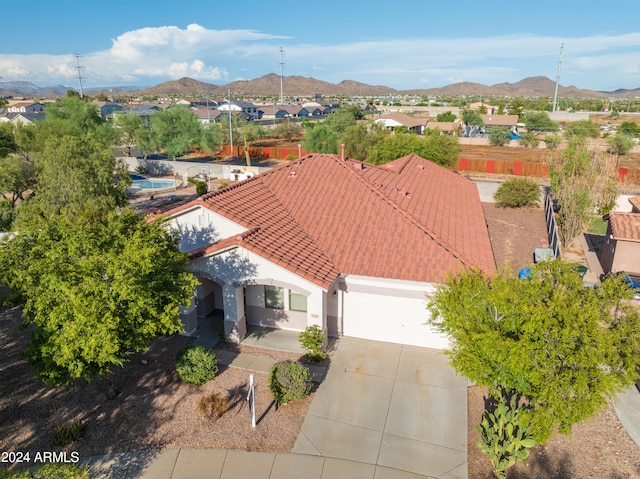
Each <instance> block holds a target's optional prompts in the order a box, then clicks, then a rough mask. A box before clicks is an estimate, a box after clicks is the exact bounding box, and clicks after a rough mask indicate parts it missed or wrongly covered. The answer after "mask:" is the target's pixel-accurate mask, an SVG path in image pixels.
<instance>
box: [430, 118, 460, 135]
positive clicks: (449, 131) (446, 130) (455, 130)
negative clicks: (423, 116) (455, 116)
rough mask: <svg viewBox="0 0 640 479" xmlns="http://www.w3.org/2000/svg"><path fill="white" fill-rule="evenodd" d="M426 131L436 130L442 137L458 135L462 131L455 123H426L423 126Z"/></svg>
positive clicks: (457, 123)
mask: <svg viewBox="0 0 640 479" xmlns="http://www.w3.org/2000/svg"><path fill="white" fill-rule="evenodd" d="M425 128H426V129H429V130H435V129H436V128H437V129H438V130H440V132H441V133H442V134H444V135H458V134H460V131H461V130H462V125H461V124H460V122H459V121H458V120H456V121H428V122H427V124H426V125H425Z"/></svg>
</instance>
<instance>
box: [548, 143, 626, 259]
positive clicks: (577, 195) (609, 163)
mask: <svg viewBox="0 0 640 479" xmlns="http://www.w3.org/2000/svg"><path fill="white" fill-rule="evenodd" d="M549 177H550V180H551V192H552V194H553V196H554V198H555V199H556V200H557V202H558V208H559V211H558V214H557V216H556V218H557V221H558V232H559V235H560V239H561V241H562V244H563V245H564V246H567V247H568V246H570V245H571V244H572V243H573V241H574V240H575V238H576V237H577V235H578V234H579V233H581V232H582V231H585V230H586V227H587V224H588V223H589V221H590V220H591V215H592V214H593V211H594V210H596V211H600V213H602V214H604V213H606V212H607V211H608V210H610V209H611V207H612V206H613V205H614V204H615V199H616V197H617V195H618V183H617V181H616V160H615V157H612V156H611V155H605V154H603V153H602V152H600V151H599V150H597V149H592V148H590V147H589V146H588V145H587V144H586V141H585V139H584V138H579V137H578V138H572V139H571V140H570V142H569V144H568V145H567V147H566V148H564V149H562V150H558V151H556V152H554V154H553V155H551V156H550V157H549Z"/></svg>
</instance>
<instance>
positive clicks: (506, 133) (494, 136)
mask: <svg viewBox="0 0 640 479" xmlns="http://www.w3.org/2000/svg"><path fill="white" fill-rule="evenodd" d="M510 136H511V130H509V128H507V127H506V126H496V127H494V128H492V129H491V131H490V132H489V143H490V144H491V146H504V145H506V144H507V143H509V137H510Z"/></svg>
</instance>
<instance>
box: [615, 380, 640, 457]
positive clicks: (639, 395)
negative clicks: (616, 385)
mask: <svg viewBox="0 0 640 479" xmlns="http://www.w3.org/2000/svg"><path fill="white" fill-rule="evenodd" d="M613 408H614V410H615V411H616V415H617V416H618V419H620V423H621V424H622V426H623V427H624V428H625V429H626V431H627V433H629V436H631V439H633V440H634V441H635V442H636V444H637V445H638V446H640V391H638V388H637V387H636V386H632V387H631V388H629V389H627V390H626V391H625V392H623V393H622V394H620V395H618V397H617V398H616V399H615V400H614V401H613Z"/></svg>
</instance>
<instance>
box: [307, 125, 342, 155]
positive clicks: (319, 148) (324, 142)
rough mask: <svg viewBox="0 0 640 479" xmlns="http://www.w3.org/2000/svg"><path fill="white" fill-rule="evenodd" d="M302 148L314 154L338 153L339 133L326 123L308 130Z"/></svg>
mask: <svg viewBox="0 0 640 479" xmlns="http://www.w3.org/2000/svg"><path fill="white" fill-rule="evenodd" d="M302 147H303V148H304V149H305V150H307V151H311V152H313V153H338V133H336V132H335V131H334V130H332V129H331V128H330V127H329V126H327V125H325V124H324V123H318V124H316V125H314V126H313V128H309V129H307V130H306V133H305V135H304V138H303V139H302Z"/></svg>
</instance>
